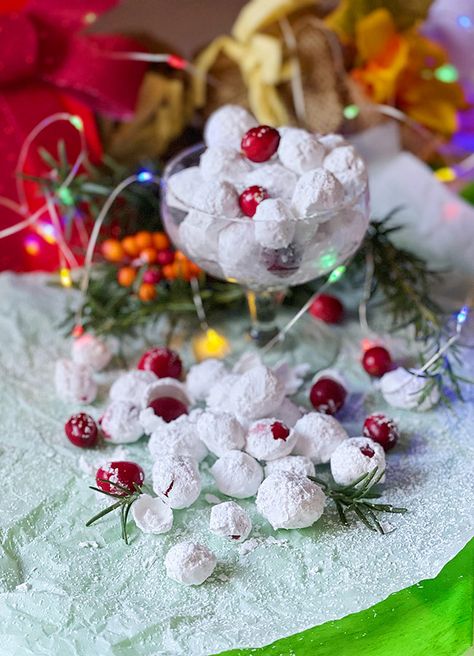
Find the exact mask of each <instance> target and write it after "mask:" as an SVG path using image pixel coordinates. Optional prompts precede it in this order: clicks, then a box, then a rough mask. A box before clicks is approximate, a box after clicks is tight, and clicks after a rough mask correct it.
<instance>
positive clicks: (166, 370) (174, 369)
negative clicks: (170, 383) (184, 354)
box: [138, 346, 183, 378]
mask: <svg viewBox="0 0 474 656" xmlns="http://www.w3.org/2000/svg"><path fill="white" fill-rule="evenodd" d="M138 369H143V370H144V371H152V372H153V373H154V374H155V375H156V376H158V378H179V377H180V376H181V372H182V371H183V364H182V362H181V358H180V357H179V355H178V354H177V353H176V352H175V351H172V350H171V349H169V348H166V347H165V346H156V347H155V348H152V349H150V350H149V351H146V353H144V354H143V355H142V357H141V358H140V362H139V363H138Z"/></svg>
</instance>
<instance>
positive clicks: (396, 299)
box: [353, 210, 444, 341]
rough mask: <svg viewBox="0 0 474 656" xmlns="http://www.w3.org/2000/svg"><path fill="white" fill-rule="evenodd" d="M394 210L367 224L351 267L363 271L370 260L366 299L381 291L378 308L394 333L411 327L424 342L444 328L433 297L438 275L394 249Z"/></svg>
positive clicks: (395, 247)
mask: <svg viewBox="0 0 474 656" xmlns="http://www.w3.org/2000/svg"><path fill="white" fill-rule="evenodd" d="M396 211H398V210H394V211H393V212H392V213H390V214H389V215H388V216H387V217H386V218H385V219H383V220H382V221H379V222H375V223H371V224H370V226H369V230H368V232H367V235H366V237H365V239H364V241H363V243H362V246H361V248H360V250H359V252H358V253H357V255H356V257H355V258H354V263H353V266H354V267H355V268H356V269H357V268H358V269H360V270H363V269H365V267H366V265H367V260H368V258H370V259H371V261H372V264H373V278H372V281H371V286H370V295H369V299H368V300H371V299H374V297H375V295H376V293H377V292H381V296H380V305H381V306H382V307H383V308H384V309H385V310H386V311H387V312H388V313H389V314H390V315H391V317H392V321H393V326H394V328H393V330H394V331H396V330H401V329H402V328H405V327H407V326H409V325H411V326H413V328H414V331H415V337H416V339H421V340H424V341H426V340H428V339H430V338H431V337H432V336H433V335H436V334H437V333H438V332H439V331H440V330H441V329H442V326H443V321H444V313H443V310H442V308H441V307H440V306H439V305H438V304H437V303H436V301H434V299H433V298H432V289H433V288H435V285H436V282H437V281H438V278H439V273H440V272H438V271H433V270H431V269H430V268H429V267H428V265H427V263H426V262H425V261H424V260H423V259H422V258H420V257H418V256H417V255H414V254H413V253H410V252H409V251H407V250H405V249H403V248H399V247H397V246H395V244H394V243H393V241H392V236H393V234H394V233H395V232H397V231H399V230H401V228H402V226H398V225H393V224H392V223H391V221H392V219H393V216H394V214H395V212H396ZM354 274H355V272H354Z"/></svg>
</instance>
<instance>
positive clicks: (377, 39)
mask: <svg viewBox="0 0 474 656" xmlns="http://www.w3.org/2000/svg"><path fill="white" fill-rule="evenodd" d="M355 43H356V48H357V55H358V59H359V61H360V62H361V63H362V65H361V66H360V67H359V68H355V69H353V71H352V76H353V77H354V79H355V80H357V82H359V83H360V84H361V85H362V86H363V87H364V89H365V91H366V93H367V94H368V95H369V96H370V97H371V98H372V100H374V102H377V103H383V102H390V101H391V100H392V99H393V98H394V96H395V93H396V87H397V82H398V78H399V76H400V73H401V72H402V71H403V69H404V68H405V66H406V65H407V60H408V55H409V53H408V51H409V46H408V43H407V41H406V39H405V38H403V37H402V36H401V35H399V34H397V31H396V28H395V23H394V21H393V18H392V16H391V14H390V13H389V12H388V11H387V10H386V9H377V10H375V11H373V12H372V13H371V14H368V16H365V17H364V18H362V19H361V20H360V21H359V22H358V23H357V24H356V27H355Z"/></svg>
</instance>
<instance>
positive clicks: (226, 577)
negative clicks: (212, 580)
mask: <svg viewBox="0 0 474 656" xmlns="http://www.w3.org/2000/svg"><path fill="white" fill-rule="evenodd" d="M216 578H218V579H219V581H224V582H225V581H230V578H229V577H228V576H227V574H218V575H217V577H216Z"/></svg>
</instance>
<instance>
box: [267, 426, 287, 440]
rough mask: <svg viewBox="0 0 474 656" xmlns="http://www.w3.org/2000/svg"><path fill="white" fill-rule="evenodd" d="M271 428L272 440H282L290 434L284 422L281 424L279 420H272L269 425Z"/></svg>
mask: <svg viewBox="0 0 474 656" xmlns="http://www.w3.org/2000/svg"><path fill="white" fill-rule="evenodd" d="M270 428H271V430H272V435H273V439H274V440H283V441H284V442H285V441H286V438H287V437H288V435H289V434H290V429H289V428H288V426H285V424H282V423H281V421H274V422H273V424H272V425H271V426H270Z"/></svg>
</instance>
